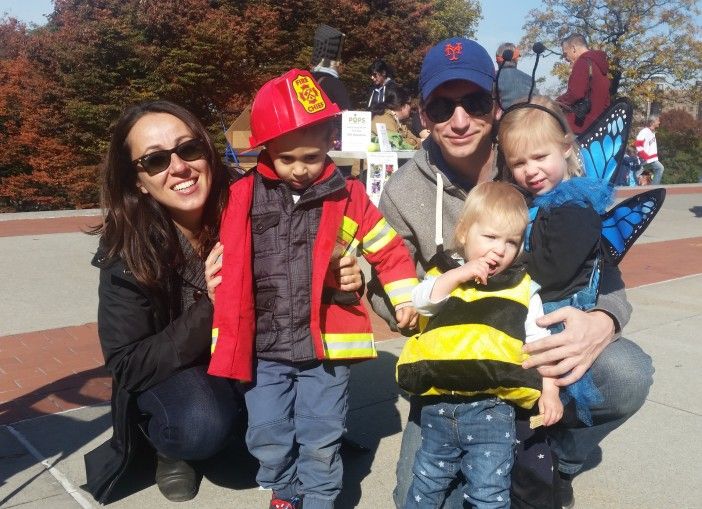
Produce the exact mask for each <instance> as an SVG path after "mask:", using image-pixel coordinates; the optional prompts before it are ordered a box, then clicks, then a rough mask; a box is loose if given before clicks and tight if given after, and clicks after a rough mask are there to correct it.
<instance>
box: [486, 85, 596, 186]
mask: <svg viewBox="0 0 702 509" xmlns="http://www.w3.org/2000/svg"><path fill="white" fill-rule="evenodd" d="M529 104H538V105H539V106H543V107H544V108H548V109H549V110H550V111H551V112H552V113H553V115H554V116H555V117H558V118H559V119H560V122H559V121H558V120H556V118H554V116H551V115H549V114H548V113H547V112H545V111H543V110H540V109H537V108H530V107H528V106H525V107H521V108H516V109H514V110H511V111H508V112H507V114H506V115H503V116H502V118H501V119H500V123H499V129H498V131H497V147H498V166H499V170H500V175H501V177H502V179H503V180H506V181H508V182H514V178H513V177H512V171H511V170H510V168H509V167H508V165H507V159H508V156H507V155H508V154H519V153H523V152H528V151H529V149H530V148H531V147H534V146H540V145H544V144H547V143H560V144H561V145H563V146H564V148H566V147H568V146H570V147H571V148H572V150H571V152H570V155H569V156H568V157H567V158H566V162H567V168H566V171H565V174H564V175H563V180H568V179H569V178H571V177H579V176H580V175H582V174H583V165H582V161H581V159H580V146H579V145H578V144H577V142H576V141H575V135H574V134H573V132H572V131H571V130H570V127H568V122H567V121H566V119H565V116H564V115H563V111H562V110H561V108H560V106H559V105H558V103H556V102H555V101H553V100H552V99H549V98H548V97H545V96H534V97H532V98H531V102H530V103H529ZM564 128H565V131H564Z"/></svg>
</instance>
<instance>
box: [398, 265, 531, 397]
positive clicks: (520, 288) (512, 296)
mask: <svg viewBox="0 0 702 509" xmlns="http://www.w3.org/2000/svg"><path fill="white" fill-rule="evenodd" d="M438 274H439V272H438V270H436V269H432V270H431V271H430V272H429V275H438ZM531 288H532V285H531V278H530V277H529V275H528V274H527V273H526V271H525V267H524V266H523V265H522V266H520V267H517V266H513V267H510V268H509V269H507V270H506V271H505V272H504V273H503V274H499V275H498V276H495V277H494V278H491V279H489V280H488V284H487V286H484V287H483V286H481V287H477V286H476V285H474V284H472V283H466V284H463V285H461V286H459V287H458V288H456V289H455V290H454V291H453V292H451V294H450V295H449V298H448V300H447V301H446V303H445V304H444V306H443V307H442V308H441V310H440V311H439V312H438V313H437V314H436V315H434V316H433V317H431V318H429V320H428V321H422V323H420V328H421V332H420V333H419V334H418V335H416V336H414V337H412V338H410V339H408V340H407V342H406V343H405V346H404V348H403V350H402V353H401V354H400V358H399V360H398V363H397V373H396V374H397V382H398V384H399V385H400V387H402V388H403V389H405V390H407V391H409V392H411V393H413V394H419V395H422V396H432V395H446V394H448V395H454V396H468V397H470V396H478V395H493V396H496V397H499V398H500V399H502V400H505V401H509V402H512V403H514V404H515V405H518V406H520V407H522V408H526V409H529V408H531V407H532V406H533V405H534V403H536V401H537V400H538V399H539V396H540V395H541V390H540V389H541V377H540V376H539V374H538V373H537V372H536V370H533V369H531V370H526V369H523V368H522V362H523V361H524V359H525V358H526V356H525V354H524V353H522V346H523V345H524V341H525V338H526V332H525V326H524V323H525V320H526V318H527V311H528V307H529V299H530V297H531V293H532V290H531Z"/></svg>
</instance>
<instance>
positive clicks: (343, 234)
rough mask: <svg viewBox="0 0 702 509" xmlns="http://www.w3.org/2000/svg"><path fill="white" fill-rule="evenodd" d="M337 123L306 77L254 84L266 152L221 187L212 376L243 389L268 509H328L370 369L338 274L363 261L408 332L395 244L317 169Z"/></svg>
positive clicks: (360, 321) (404, 279) (407, 286)
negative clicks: (226, 196) (354, 404)
mask: <svg viewBox="0 0 702 509" xmlns="http://www.w3.org/2000/svg"><path fill="white" fill-rule="evenodd" d="M300 90H302V91H304V94H301V93H300V92H299V91H300ZM339 113H340V110H339V108H338V107H337V106H336V105H335V104H334V103H332V102H331V101H330V100H329V98H328V97H327V96H326V94H324V92H323V91H321V90H320V89H319V86H318V85H317V84H316V83H315V82H314V80H313V78H312V76H311V75H310V73H308V72H307V71H302V70H298V69H292V70H290V71H288V72H287V73H285V74H284V75H282V76H280V77H277V78H274V79H273V80H271V81H269V82H267V83H266V84H264V85H263V86H262V87H261V89H260V90H259V91H258V92H257V93H256V97H255V98H254V101H253V105H252V107H251V144H252V145H254V146H264V147H265V148H264V150H263V151H262V152H261V154H260V155H259V158H258V162H257V164H256V167H255V168H254V169H253V170H252V171H250V172H249V173H248V174H247V175H245V176H244V177H242V178H241V179H239V180H238V181H237V182H235V183H234V184H233V185H232V186H231V189H230V196H231V198H232V199H230V200H229V205H228V207H227V209H226V210H225V212H224V217H223V219H222V227H221V243H222V245H223V248H224V250H223V252H222V259H223V261H220V262H218V263H219V264H221V265H219V266H220V267H221V275H220V276H216V277H221V279H220V280H219V281H220V283H219V286H218V287H217V288H216V292H215V295H214V296H216V300H215V312H214V320H213V330H212V332H213V352H212V360H211V362H210V367H209V373H210V374H214V375H217V376H223V377H227V378H233V379H237V380H241V381H242V382H244V383H245V394H244V397H245V400H246V408H247V411H248V416H249V422H248V424H249V426H248V431H247V433H246V444H247V446H248V448H249V451H250V452H251V454H252V455H253V456H255V457H256V458H257V459H258V461H259V464H260V467H259V470H258V474H257V476H256V480H257V482H258V483H259V484H260V485H261V486H263V487H264V488H267V489H271V490H272V492H273V493H272V500H271V502H270V508H271V509H278V508H283V507H284V508H294V509H297V508H299V507H303V506H304V508H305V509H333V507H334V500H335V499H336V497H337V496H338V495H339V493H340V492H341V488H342V478H343V466H342V462H341V456H340V454H339V448H340V445H341V437H342V434H343V432H344V428H345V423H346V413H347V411H348V383H349V376H350V369H351V367H350V364H351V363H352V362H357V361H359V360H363V359H370V358H374V357H376V356H377V353H376V350H375V344H374V341H373V333H372V328H371V322H370V318H369V316H368V312H367V311H366V309H365V306H364V305H363V302H362V301H361V300H360V295H358V294H357V293H355V292H353V293H348V292H342V291H340V289H339V284H338V281H337V280H336V279H335V277H334V276H335V274H334V273H333V271H330V270H329V268H330V266H332V267H333V266H334V264H333V262H334V260H335V259H338V258H340V257H342V256H344V255H345V254H347V253H355V252H356V250H357V249H358V250H361V251H362V252H363V255H364V257H365V258H366V260H367V261H368V262H369V263H370V264H371V265H372V266H373V268H374V269H375V271H376V272H377V274H378V276H379V277H380V278H381V279H382V280H383V283H384V288H385V289H386V291H387V292H388V293H389V294H390V295H391V296H392V297H391V299H392V302H393V305H394V308H395V316H396V318H397V320H398V321H399V322H400V323H401V324H403V326H412V325H413V324H415V323H416V319H417V317H416V312H415V310H414V308H413V307H412V299H411V293H412V289H413V288H414V286H415V285H416V284H417V277H416V274H415V271H414V264H413V263H412V260H411V258H410V256H409V252H408V251H407V248H406V247H405V245H404V243H403V242H402V238H401V237H400V236H399V235H397V234H396V233H395V231H394V230H393V229H392V228H391V227H390V226H389V225H388V224H387V222H386V221H385V219H384V218H383V216H382V215H381V214H380V212H379V211H378V209H377V208H376V207H375V206H374V205H373V204H372V203H371V202H370V199H369V198H368V195H367V194H366V192H365V189H364V188H363V185H362V184H361V183H360V182H359V181H358V180H356V179H345V178H344V177H343V176H342V175H341V173H340V172H339V171H338V170H337V168H336V166H335V164H334V162H333V161H332V160H331V159H330V158H329V157H328V155H327V152H328V151H329V149H330V146H331V142H332V134H333V130H334V126H333V124H332V122H333V119H334V118H335V117H336V116H337V115H338V114H339ZM217 269H218V266H217V265H216V264H215V265H214V266H211V267H209V268H208V269H207V273H208V274H210V275H212V274H214V273H215V272H218V270H217ZM209 283H210V281H208V291H210V290H211V289H212V287H213V285H211V284H209ZM214 296H213V297H214Z"/></svg>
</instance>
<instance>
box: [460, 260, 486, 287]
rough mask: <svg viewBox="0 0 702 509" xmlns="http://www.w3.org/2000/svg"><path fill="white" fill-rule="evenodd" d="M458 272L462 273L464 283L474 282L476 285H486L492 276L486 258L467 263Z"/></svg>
mask: <svg viewBox="0 0 702 509" xmlns="http://www.w3.org/2000/svg"><path fill="white" fill-rule="evenodd" d="M458 270H460V271H461V279H462V280H463V282H464V283H466V282H468V281H472V282H474V283H476V284H483V285H486V284H487V280H488V275H489V274H490V265H489V263H488V260H487V259H486V258H485V257H480V258H478V259H477V260H470V261H467V262H466V263H465V264H464V265H463V266H462V267H460V269H458Z"/></svg>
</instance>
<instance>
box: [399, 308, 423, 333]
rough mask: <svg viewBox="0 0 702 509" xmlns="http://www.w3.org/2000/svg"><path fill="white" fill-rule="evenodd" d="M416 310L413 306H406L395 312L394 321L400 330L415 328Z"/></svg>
mask: <svg viewBox="0 0 702 509" xmlns="http://www.w3.org/2000/svg"><path fill="white" fill-rule="evenodd" d="M417 317H418V315H417V310H416V309H414V306H406V307H403V308H400V309H398V310H396V311H395V319H396V320H397V326H398V327H399V328H400V329H414V328H415V327H417Z"/></svg>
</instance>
